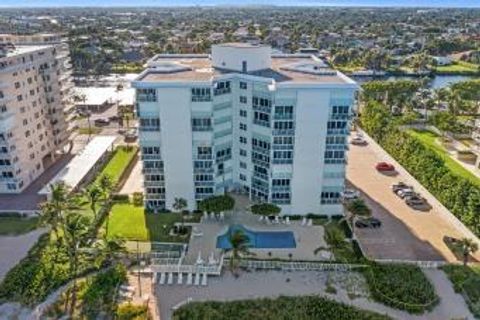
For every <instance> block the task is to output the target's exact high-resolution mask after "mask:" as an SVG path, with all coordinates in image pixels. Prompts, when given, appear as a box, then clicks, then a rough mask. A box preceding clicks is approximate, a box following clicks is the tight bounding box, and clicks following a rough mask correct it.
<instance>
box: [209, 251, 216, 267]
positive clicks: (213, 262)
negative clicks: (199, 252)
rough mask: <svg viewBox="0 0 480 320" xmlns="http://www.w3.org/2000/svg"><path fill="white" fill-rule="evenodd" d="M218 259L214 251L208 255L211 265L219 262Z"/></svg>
mask: <svg viewBox="0 0 480 320" xmlns="http://www.w3.org/2000/svg"><path fill="white" fill-rule="evenodd" d="M217 262H218V261H217V259H215V255H214V253H213V252H212V253H211V254H210V255H209V256H208V264H209V265H215V264H217Z"/></svg>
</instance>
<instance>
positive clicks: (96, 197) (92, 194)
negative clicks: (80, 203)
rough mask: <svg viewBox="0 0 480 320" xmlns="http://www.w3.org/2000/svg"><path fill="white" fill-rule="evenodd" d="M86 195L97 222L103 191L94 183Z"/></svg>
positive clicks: (86, 191)
mask: <svg viewBox="0 0 480 320" xmlns="http://www.w3.org/2000/svg"><path fill="white" fill-rule="evenodd" d="M85 195H86V196H87V198H88V202H89V204H90V209H91V210H92V213H93V217H94V219H95V220H96V219H97V204H98V202H99V201H100V199H101V198H102V189H101V188H100V187H99V185H98V184H96V183H94V184H92V185H90V186H89V187H88V188H87V189H86V190H85Z"/></svg>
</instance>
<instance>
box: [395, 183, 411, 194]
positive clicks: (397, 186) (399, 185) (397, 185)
mask: <svg viewBox="0 0 480 320" xmlns="http://www.w3.org/2000/svg"><path fill="white" fill-rule="evenodd" d="M403 189H411V187H410V186H408V185H406V184H405V183H403V182H401V181H400V182H399V183H394V184H392V191H393V192H395V193H397V192H398V191H400V190H403Z"/></svg>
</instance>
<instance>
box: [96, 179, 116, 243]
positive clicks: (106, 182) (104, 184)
mask: <svg viewBox="0 0 480 320" xmlns="http://www.w3.org/2000/svg"><path fill="white" fill-rule="evenodd" d="M98 186H99V187H100V189H101V190H102V196H103V205H104V206H105V207H106V208H107V209H106V211H105V212H106V215H107V216H106V219H107V221H106V223H105V237H106V236H108V224H109V222H110V210H109V209H108V206H109V204H110V194H111V193H112V191H113V188H114V183H113V180H112V178H111V177H110V176H109V175H108V174H103V175H102V176H101V177H100V180H99V181H98Z"/></svg>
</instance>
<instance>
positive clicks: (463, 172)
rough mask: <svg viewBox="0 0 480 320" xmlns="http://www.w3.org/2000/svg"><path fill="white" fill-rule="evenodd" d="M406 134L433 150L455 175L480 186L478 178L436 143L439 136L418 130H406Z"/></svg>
mask: <svg viewBox="0 0 480 320" xmlns="http://www.w3.org/2000/svg"><path fill="white" fill-rule="evenodd" d="M407 132H408V134H410V135H411V136H412V137H415V138H416V139H418V140H419V141H421V142H422V143H423V144H424V145H425V146H427V147H428V148H430V149H431V150H433V151H435V152H436V153H437V154H438V155H439V156H440V157H442V159H443V161H444V162H445V165H446V166H447V167H448V168H449V169H450V170H451V171H452V172H453V173H454V174H456V175H458V176H461V177H463V178H465V179H468V180H470V181H471V182H472V183H474V184H476V185H478V186H480V179H479V178H477V177H476V176H475V175H473V174H472V173H470V171H468V170H467V169H465V168H464V167H462V166H461V165H460V164H459V163H458V162H457V161H455V160H453V159H452V158H451V157H450V155H449V154H448V152H447V151H446V150H445V149H444V148H443V146H441V145H440V144H438V143H437V142H436V141H435V140H436V139H437V138H438V137H439V136H438V135H437V134H435V133H433V132H431V131H420V130H407Z"/></svg>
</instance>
